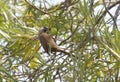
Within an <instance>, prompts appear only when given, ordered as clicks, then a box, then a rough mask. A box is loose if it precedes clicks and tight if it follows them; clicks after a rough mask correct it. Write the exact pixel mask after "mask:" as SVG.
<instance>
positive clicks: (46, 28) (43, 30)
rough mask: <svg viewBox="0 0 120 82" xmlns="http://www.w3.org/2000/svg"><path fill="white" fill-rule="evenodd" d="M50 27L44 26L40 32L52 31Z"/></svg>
mask: <svg viewBox="0 0 120 82" xmlns="http://www.w3.org/2000/svg"><path fill="white" fill-rule="evenodd" d="M50 30H51V29H50V28H48V27H42V28H41V29H40V33H49V32H50Z"/></svg>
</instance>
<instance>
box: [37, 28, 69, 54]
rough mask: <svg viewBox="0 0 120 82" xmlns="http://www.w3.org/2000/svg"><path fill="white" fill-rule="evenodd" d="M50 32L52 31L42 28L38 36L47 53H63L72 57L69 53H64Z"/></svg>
mask: <svg viewBox="0 0 120 82" xmlns="http://www.w3.org/2000/svg"><path fill="white" fill-rule="evenodd" d="M50 30H51V29H50V28H48V27H42V28H40V30H39V34H38V38H39V41H40V43H41V46H42V47H43V49H44V50H45V52H46V53H48V54H50V53H51V52H62V53H64V54H66V55H70V53H69V52H66V51H64V50H63V49H61V48H60V47H59V46H58V45H57V44H56V42H55V39H54V38H53V36H52V33H51V32H50Z"/></svg>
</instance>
